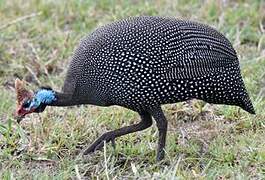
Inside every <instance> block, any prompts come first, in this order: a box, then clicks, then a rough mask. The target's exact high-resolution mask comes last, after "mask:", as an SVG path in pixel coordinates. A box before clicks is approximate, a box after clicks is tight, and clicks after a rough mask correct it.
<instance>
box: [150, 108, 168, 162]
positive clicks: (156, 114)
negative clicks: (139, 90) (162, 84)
mask: <svg viewBox="0 0 265 180" xmlns="http://www.w3.org/2000/svg"><path fill="white" fill-rule="evenodd" d="M150 113H151V115H152V116H153V118H154V119H155V121H156V125H157V128H158V132H159V140H158V147H157V155H156V160H157V161H160V160H162V159H163V158H164V156H165V145H166V136H167V120H166V117H165V115H164V113H163V111H162V109H161V107H159V108H155V109H152V110H151V111H150Z"/></svg>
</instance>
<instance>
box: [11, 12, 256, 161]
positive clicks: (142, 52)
mask: <svg viewBox="0 0 265 180" xmlns="http://www.w3.org/2000/svg"><path fill="white" fill-rule="evenodd" d="M20 86H21V85H20V83H19V82H18V83H16V89H17V92H18V105H19V110H18V111H17V112H18V114H21V116H24V115H25V114H28V113H31V112H42V111H43V110H44V109H45V107H46V106H47V105H50V106H70V105H78V104H94V105H99V106H110V105H119V106H122V107H126V108H128V109H131V110H134V111H136V112H138V113H139V115H140V117H141V122H139V123H138V124H134V125H131V126H127V127H123V128H120V129H118V130H114V131H110V132H107V133H105V134H103V135H102V136H101V137H100V138H99V139H97V140H96V141H95V142H94V143H93V144H92V145H91V146H90V147H89V148H88V149H87V150H86V151H85V153H84V154H87V153H91V152H94V151H95V150H97V149H100V148H102V146H103V142H104V141H107V142H108V141H113V140H114V139H115V138H116V137H120V136H122V135H125V134H128V133H132V132H136V131H140V130H143V129H146V128H148V127H150V126H151V124H152V118H151V117H153V118H154V120H155V121H156V123H157V127H158V130H159V141H158V153H157V159H158V160H161V159H162V158H163V157H164V147H165V140H166V132H167V120H166V118H165V116H164V114H163V111H162V110H161V105H162V104H168V103H176V102H181V101H185V100H188V99H193V98H196V99H201V100H204V101H206V102H209V103H216V104H229V105H236V106H240V107H241V108H243V109H244V110H246V111H248V112H249V113H252V114H254V113H255V112H254V108H253V106H252V103H251V101H250V99H249V96H248V94H247V91H246V89H245V86H244V82H243V79H242V77H241V75H240V67H239V61H238V58H237V55H236V52H235V50H234V49H233V47H232V45H231V43H230V42H229V41H228V40H227V39H226V38H225V37H224V36H223V35H222V34H220V33H219V32H217V31H216V30H214V29H213V28H211V27H209V26H206V25H203V24H200V23H195V22H190V21H183V20H177V19H173V18H160V17H134V18H129V19H125V20H121V21H118V22H114V23H111V24H109V25H105V26H103V27H100V28H98V29H97V30H95V31H94V32H93V33H91V34H90V35H88V36H86V37H85V38H84V39H83V40H82V41H81V42H80V44H79V46H78V47H77V49H76V50H75V52H74V55H73V57H72V60H71V63H70V65H69V68H68V71H67V75H66V79H65V83H64V86H63V91H62V92H61V93H60V92H55V91H53V90H52V89H41V90H39V91H38V92H37V93H36V94H35V95H32V94H30V93H29V92H27V91H25V90H24V89H23V88H21V87H20ZM24 96H25V98H24ZM24 99H26V100H24ZM31 107H33V109H32V108H31Z"/></svg>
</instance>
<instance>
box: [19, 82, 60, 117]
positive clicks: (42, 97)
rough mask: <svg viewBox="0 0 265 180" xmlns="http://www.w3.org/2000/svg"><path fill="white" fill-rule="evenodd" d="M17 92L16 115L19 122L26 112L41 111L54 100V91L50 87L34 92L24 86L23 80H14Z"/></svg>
mask: <svg viewBox="0 0 265 180" xmlns="http://www.w3.org/2000/svg"><path fill="white" fill-rule="evenodd" d="M15 88H16V94H17V109H16V117H17V120H18V122H20V121H21V120H22V119H23V117H24V116H25V115H26V114H30V113H33V112H35V113H40V112H43V111H44V109H45V108H46V106H47V105H49V104H50V103H52V102H53V101H56V97H55V92H54V91H53V90H52V89H50V88H40V89H39V90H37V91H36V92H35V93H33V92H32V91H29V90H27V89H26V88H25V87H24V83H23V81H20V80H19V79H17V80H16V82H15Z"/></svg>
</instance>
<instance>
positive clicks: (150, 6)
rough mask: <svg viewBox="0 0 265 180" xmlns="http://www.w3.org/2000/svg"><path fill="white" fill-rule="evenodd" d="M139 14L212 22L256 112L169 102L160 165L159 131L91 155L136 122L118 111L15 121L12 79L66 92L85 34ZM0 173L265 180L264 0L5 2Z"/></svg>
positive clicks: (0, 26)
mask: <svg viewBox="0 0 265 180" xmlns="http://www.w3.org/2000/svg"><path fill="white" fill-rule="evenodd" d="M137 15H159V16H172V17H176V18H181V19H190V20H194V21H200V22H202V23H206V24H209V25H210V26H213V27H215V28H216V29H218V30H219V31H220V32H222V33H223V34H224V35H225V36H226V37H227V38H228V39H229V40H230V41H231V42H232V44H233V46H234V48H235V49H236V51H237V53H238V56H239V59H240V65H241V71H242V76H243V78H244V81H245V84H246V87H247V89H248V92H249V94H250V97H251V99H252V102H253V104H254V106H255V109H256V113H257V115H250V114H248V113H247V112H245V111H244V110H241V109H239V108H237V107H232V106H225V105H213V104H205V103H204V102H202V101H189V102H183V103H178V104H172V105H166V106H163V110H164V112H165V114H166V117H167V119H168V121H169V131H168V138H167V145H166V158H165V160H164V161H162V162H160V163H157V162H156V161H155V153H156V145H157V136H158V131H157V129H156V127H155V125H153V126H152V128H149V129H148V130H145V131H142V132H138V133H134V134H130V135H126V136H124V137H121V138H119V139H117V142H116V143H117V145H116V149H115V150H114V149H113V148H112V147H111V144H106V145H105V146H104V150H103V151H98V152H96V153H94V154H92V155H89V156H85V157H84V156H82V155H81V152H82V150H84V149H85V148H86V147H87V146H88V145H89V144H91V143H92V142H93V141H94V140H95V139H96V138H97V137H98V136H100V134H102V133H103V132H106V131H108V130H113V129H116V128H119V127H121V126H125V125H129V124H132V123H135V122H137V121H139V117H138V115H137V114H136V113H134V112H132V111H129V110H126V109H124V108H121V107H116V106H114V107H108V108H104V107H96V106H79V107H68V108H55V107H49V108H47V109H46V110H45V112H43V113H41V114H32V115H29V116H28V117H27V118H26V119H25V120H24V121H23V122H22V123H21V124H17V123H16V121H15V119H14V117H13V112H14V111H15V107H16V99H15V92H14V80H15V78H17V77H19V78H21V79H22V78H23V79H24V80H25V81H26V82H27V85H28V88H30V89H33V90H34V89H37V87H38V86H39V85H49V86H51V87H53V88H54V89H56V90H60V89H61V86H62V84H63V80H64V76H65V73H66V67H67V64H68V62H69V60H70V58H71V55H72V52H73V49H74V48H75V47H76V45H77V44H78V42H79V40H80V38H81V37H83V36H84V35H86V34H87V33H90V32H92V31H93V30H94V29H96V28H97V27H99V26H101V25H104V24H106V23H109V22H112V21H115V20H118V19H121V18H124V17H128V16H137ZM0 19H1V21H0V87H1V88H0V94H1V96H0V178H1V179H15V178H17V179H52V178H54V179H90V178H91V179H137V178H140V179H151V178H152V179H160V178H162V179H262V178H265V121H264V119H265V110H264V109H265V108H264V107H265V73H264V70H265V3H264V1H262V0H260V1H258V0H248V1H247V0H246V1H244V0H238V1H236V0H234V1H222V0H218V1H211V0H206V1H203V0H200V1H197V0H191V1H185V0H176V1H171V0H156V1H138V0H131V1H128V0H125V1H121V0H117V1H115V0H110V1H108V0H101V1H92V0H88V1H82V0H77V1H75V0H69V1H62V0H58V1H51V0H38V1H37V0H27V1H23V0H8V1H5V0H0Z"/></svg>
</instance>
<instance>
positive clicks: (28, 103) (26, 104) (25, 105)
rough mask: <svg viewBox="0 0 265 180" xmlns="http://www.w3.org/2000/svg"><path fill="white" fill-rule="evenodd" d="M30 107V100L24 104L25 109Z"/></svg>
mask: <svg viewBox="0 0 265 180" xmlns="http://www.w3.org/2000/svg"><path fill="white" fill-rule="evenodd" d="M29 105H30V100H27V101H25V102H24V103H23V108H28V107H29Z"/></svg>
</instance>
